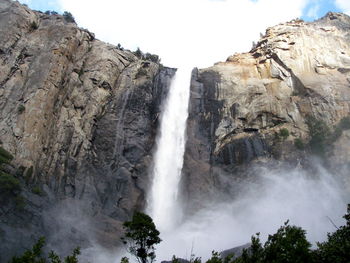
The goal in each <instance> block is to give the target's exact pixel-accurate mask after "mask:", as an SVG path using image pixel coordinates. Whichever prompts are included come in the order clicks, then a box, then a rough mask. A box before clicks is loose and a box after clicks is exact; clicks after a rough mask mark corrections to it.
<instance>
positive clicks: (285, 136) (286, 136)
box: [279, 128, 289, 140]
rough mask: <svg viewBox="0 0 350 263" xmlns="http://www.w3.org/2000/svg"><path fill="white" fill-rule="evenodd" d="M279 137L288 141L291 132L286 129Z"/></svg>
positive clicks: (283, 129) (281, 131)
mask: <svg viewBox="0 0 350 263" xmlns="http://www.w3.org/2000/svg"><path fill="white" fill-rule="evenodd" d="M279 136H280V137H281V138H282V139H283V140H285V139H287V138H288V136H289V131H288V129H286V128H282V129H280V132H279Z"/></svg>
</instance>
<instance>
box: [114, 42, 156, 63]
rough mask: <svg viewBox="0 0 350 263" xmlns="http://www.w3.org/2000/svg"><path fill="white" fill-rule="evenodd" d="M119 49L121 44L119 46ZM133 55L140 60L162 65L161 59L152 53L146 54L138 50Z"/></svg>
mask: <svg viewBox="0 0 350 263" xmlns="http://www.w3.org/2000/svg"><path fill="white" fill-rule="evenodd" d="M118 47H119V44H118ZM118 47H117V48H118ZM133 54H134V55H135V56H136V57H138V58H139V59H143V60H147V61H152V62H154V63H160V58H159V56H158V55H155V54H151V53H146V54H144V53H143V52H142V51H141V49H140V48H137V49H136V51H134V52H133Z"/></svg>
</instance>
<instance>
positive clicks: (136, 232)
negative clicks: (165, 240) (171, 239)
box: [122, 212, 162, 263]
mask: <svg viewBox="0 0 350 263" xmlns="http://www.w3.org/2000/svg"><path fill="white" fill-rule="evenodd" d="M123 227H124V230H125V234H124V237H122V241H123V243H124V244H125V245H127V249H128V252H129V253H130V254H132V255H133V256H135V257H136V258H137V260H138V262H140V263H147V262H153V261H154V259H155V257H156V255H155V252H154V251H155V247H154V246H155V245H156V244H159V243H160V242H161V241H162V240H161V239H160V238H159V234H160V233H159V231H158V230H157V229H156V226H155V224H154V223H153V220H152V218H151V217H150V216H148V215H146V214H144V213H141V212H135V213H134V215H133V217H132V220H131V221H127V222H124V224H123Z"/></svg>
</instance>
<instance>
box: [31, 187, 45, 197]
mask: <svg viewBox="0 0 350 263" xmlns="http://www.w3.org/2000/svg"><path fill="white" fill-rule="evenodd" d="M32 193H33V194H36V195H43V191H42V190H41V188H40V187H39V186H34V187H33V188H32Z"/></svg>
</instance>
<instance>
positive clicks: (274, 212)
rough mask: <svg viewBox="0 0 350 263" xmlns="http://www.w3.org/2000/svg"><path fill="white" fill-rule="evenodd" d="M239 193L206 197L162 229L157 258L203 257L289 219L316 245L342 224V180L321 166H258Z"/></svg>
mask: <svg viewBox="0 0 350 263" xmlns="http://www.w3.org/2000/svg"><path fill="white" fill-rule="evenodd" d="M240 189H241V190H240V193H239V196H238V197H237V198H235V199H234V200H232V201H231V202H225V203H216V202H215V200H210V201H209V202H208V203H210V205H208V206H207V207H206V208H205V209H203V210H201V211H199V212H198V213H196V214H195V215H194V216H192V217H191V218H189V219H188V220H186V221H185V222H184V223H183V224H182V225H180V226H179V227H177V228H176V229H173V230H172V231H169V232H167V233H161V238H162V239H163V241H162V243H161V244H160V245H159V247H158V248H157V252H156V254H157V259H158V261H162V260H168V259H171V257H172V255H176V256H177V257H180V258H185V259H189V258H190V256H191V253H193V254H195V255H196V256H199V257H202V259H207V258H208V257H209V256H210V255H211V251H212V250H216V251H223V250H226V249H230V248H233V247H237V246H240V245H244V244H247V243H249V242H250V238H251V236H252V235H253V234H255V233H257V232H260V233H261V239H262V241H263V242H264V241H265V240H266V239H267V237H268V234H273V233H275V232H276V231H277V229H278V228H279V227H280V226H281V225H283V223H284V222H285V221H287V220H289V222H290V224H291V225H296V226H301V227H302V228H303V229H305V230H306V231H307V238H308V240H309V241H310V242H311V243H313V245H315V242H316V241H324V240H325V239H326V236H327V232H334V231H335V230H336V228H335V226H334V225H333V223H334V224H335V225H336V226H340V225H343V224H344V222H345V221H344V220H343V218H342V216H343V215H344V214H345V212H346V204H347V201H349V200H346V197H345V190H344V189H343V188H342V184H341V183H340V182H339V181H338V180H337V179H336V178H335V176H333V175H331V174H329V173H328V172H327V171H326V170H325V169H323V168H321V167H318V168H317V174H314V175H312V176H311V175H309V174H308V173H307V172H306V171H303V170H302V169H298V168H296V169H293V170H289V171H287V170H286V171H284V172H271V171H268V170H264V169H262V171H261V173H260V174H259V175H258V177H257V180H254V182H246V183H245V184H242V185H241V186H240Z"/></svg>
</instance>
